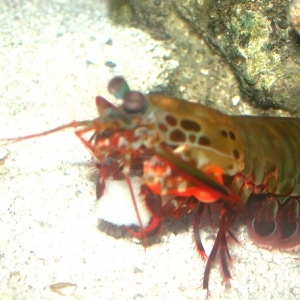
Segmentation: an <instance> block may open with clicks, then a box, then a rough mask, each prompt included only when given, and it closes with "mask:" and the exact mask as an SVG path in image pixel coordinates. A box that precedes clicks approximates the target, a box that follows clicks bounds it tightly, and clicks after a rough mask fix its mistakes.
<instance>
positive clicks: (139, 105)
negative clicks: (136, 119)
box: [123, 91, 146, 114]
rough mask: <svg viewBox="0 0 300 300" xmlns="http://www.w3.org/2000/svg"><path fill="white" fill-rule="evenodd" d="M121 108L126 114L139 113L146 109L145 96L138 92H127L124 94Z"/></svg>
mask: <svg viewBox="0 0 300 300" xmlns="http://www.w3.org/2000/svg"><path fill="white" fill-rule="evenodd" d="M123 100H124V103H123V108H124V110H125V111H126V112H128V113H131V114H133V113H135V114H136V113H141V112H144V110H145V108H146V99H145V96H144V95H143V94H142V93H140V92H134V91H131V92H128V93H126V94H125V96H124V98H123Z"/></svg>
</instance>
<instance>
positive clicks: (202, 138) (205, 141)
mask: <svg viewBox="0 0 300 300" xmlns="http://www.w3.org/2000/svg"><path fill="white" fill-rule="evenodd" d="M198 144H199V145H200V146H209V145H210V140H209V139H208V138H207V137H205V136H200V138H199V140H198Z"/></svg>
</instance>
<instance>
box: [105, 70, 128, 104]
mask: <svg viewBox="0 0 300 300" xmlns="http://www.w3.org/2000/svg"><path fill="white" fill-rule="evenodd" d="M107 89H108V91H109V92H110V93H111V94H113V95H114V96H115V97H116V98H118V99H120V98H123V97H124V96H125V94H126V93H127V92H129V90H130V89H129V86H128V84H127V82H126V80H125V79H124V78H123V77H121V76H116V77H114V78H113V79H112V80H110V82H109V83H108V87H107Z"/></svg>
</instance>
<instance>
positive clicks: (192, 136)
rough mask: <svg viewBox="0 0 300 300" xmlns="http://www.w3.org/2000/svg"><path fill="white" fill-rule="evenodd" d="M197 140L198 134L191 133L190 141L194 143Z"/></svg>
mask: <svg viewBox="0 0 300 300" xmlns="http://www.w3.org/2000/svg"><path fill="white" fill-rule="evenodd" d="M195 140H196V136H195V135H194V134H190V135H189V141H190V142H191V143H194V142H195Z"/></svg>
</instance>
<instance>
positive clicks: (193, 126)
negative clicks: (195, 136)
mask: <svg viewBox="0 0 300 300" xmlns="http://www.w3.org/2000/svg"><path fill="white" fill-rule="evenodd" d="M180 125H181V127H182V128H183V129H184V130H188V131H195V132H199V131H200V130H201V126H200V125H199V124H198V123H197V122H195V121H192V120H181V122H180Z"/></svg>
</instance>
